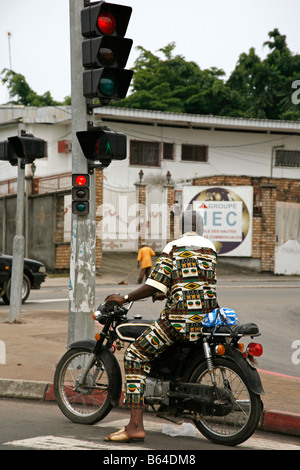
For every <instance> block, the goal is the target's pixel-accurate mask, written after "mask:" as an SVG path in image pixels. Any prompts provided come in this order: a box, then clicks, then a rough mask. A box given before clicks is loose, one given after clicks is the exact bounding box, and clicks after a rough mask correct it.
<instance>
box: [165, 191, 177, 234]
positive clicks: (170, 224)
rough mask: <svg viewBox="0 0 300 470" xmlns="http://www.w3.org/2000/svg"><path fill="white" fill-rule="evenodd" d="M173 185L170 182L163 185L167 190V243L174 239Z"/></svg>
mask: <svg viewBox="0 0 300 470" xmlns="http://www.w3.org/2000/svg"><path fill="white" fill-rule="evenodd" d="M174 186H175V185H174V184H172V183H168V184H166V185H165V189H166V191H167V240H166V242H167V243H168V242H170V241H172V240H174Z"/></svg>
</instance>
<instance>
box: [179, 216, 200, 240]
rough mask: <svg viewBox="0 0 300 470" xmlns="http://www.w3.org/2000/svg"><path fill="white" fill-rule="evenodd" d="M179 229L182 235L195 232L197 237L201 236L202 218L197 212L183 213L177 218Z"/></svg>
mask: <svg viewBox="0 0 300 470" xmlns="http://www.w3.org/2000/svg"><path fill="white" fill-rule="evenodd" d="M179 227H180V229H181V232H182V233H185V232H196V233H197V235H203V218H202V216H201V214H199V212H197V211H192V210H187V211H184V212H182V214H181V215H180V218H179Z"/></svg>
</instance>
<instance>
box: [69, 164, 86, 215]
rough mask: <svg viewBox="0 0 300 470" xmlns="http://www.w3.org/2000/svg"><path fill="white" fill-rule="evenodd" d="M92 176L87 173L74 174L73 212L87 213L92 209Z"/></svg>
mask: <svg viewBox="0 0 300 470" xmlns="http://www.w3.org/2000/svg"><path fill="white" fill-rule="evenodd" d="M89 199H90V177H89V175H86V174H81V173H80V174H73V175H72V213H73V214H78V215H85V214H88V213H89V210H90V203H89Z"/></svg>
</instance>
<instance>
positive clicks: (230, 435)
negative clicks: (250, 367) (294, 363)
mask: <svg viewBox="0 0 300 470" xmlns="http://www.w3.org/2000/svg"><path fill="white" fill-rule="evenodd" d="M214 377H215V380H216V386H217V395H218V390H219V391H220V392H221V393H220V398H219V400H218V397H217V398H216V400H215V403H214V406H215V410H217V411H215V412H211V411H208V412H204V413H197V412H195V413H194V414H195V420H194V424H195V426H196V427H197V429H198V430H199V431H200V432H201V434H203V435H204V436H205V437H206V438H207V439H209V440H210V441H212V442H214V443H216V444H222V445H228V446H235V445H238V444H241V443H242V442H244V441H246V440H247V439H249V437H250V436H251V435H252V434H253V433H254V431H255V430H256V428H257V426H258V423H259V419H260V416H261V411H262V403H261V399H260V396H259V395H256V394H255V393H253V392H252V390H251V389H250V387H249V384H248V381H247V377H246V376H245V375H244V374H243V372H242V371H241V369H240V368H239V367H238V366H237V365H236V364H235V363H233V362H231V361H228V360H226V359H225V358H220V359H214ZM190 382H194V383H199V384H203V385H208V386H211V385H212V379H211V374H210V372H209V371H208V368H207V365H206V363H202V364H200V365H199V366H198V367H197V368H196V369H195V370H194V372H193V374H192V376H191V379H190ZM218 407H219V408H218Z"/></svg>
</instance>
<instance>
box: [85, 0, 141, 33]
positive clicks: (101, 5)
mask: <svg viewBox="0 0 300 470" xmlns="http://www.w3.org/2000/svg"><path fill="white" fill-rule="evenodd" d="M131 13H132V8H131V7H128V6H124V5H118V4H115V3H107V2H94V3H91V4H90V5H88V6H86V7H85V8H83V10H81V34H82V36H84V37H85V38H88V37H95V36H103V35H114V36H119V37H124V36H125V34H126V30H127V26H128V23H129V20H130V17H131Z"/></svg>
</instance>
